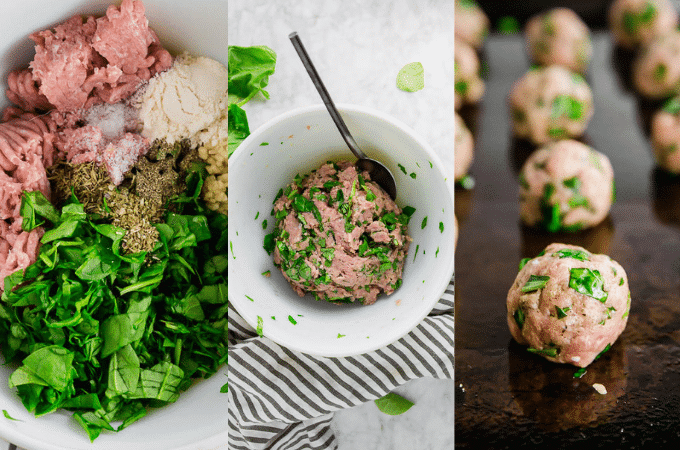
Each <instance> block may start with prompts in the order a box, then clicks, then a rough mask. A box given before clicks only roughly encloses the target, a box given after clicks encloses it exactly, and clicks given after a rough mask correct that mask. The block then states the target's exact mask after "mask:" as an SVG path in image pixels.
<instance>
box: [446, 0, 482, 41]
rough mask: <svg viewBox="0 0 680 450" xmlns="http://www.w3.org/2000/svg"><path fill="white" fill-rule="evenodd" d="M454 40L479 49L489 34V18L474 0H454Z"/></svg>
mask: <svg viewBox="0 0 680 450" xmlns="http://www.w3.org/2000/svg"><path fill="white" fill-rule="evenodd" d="M454 20H455V22H454V24H455V25H454V33H455V35H456V39H460V40H462V41H464V42H466V43H467V44H468V45H471V46H472V47H474V48H476V49H479V48H481V47H482V45H484V40H485V39H486V37H487V36H488V34H489V18H488V17H487V16H486V14H485V13H484V11H483V10H482V8H480V7H479V5H478V4H477V2H475V1H474V0H456V7H455V14H454Z"/></svg>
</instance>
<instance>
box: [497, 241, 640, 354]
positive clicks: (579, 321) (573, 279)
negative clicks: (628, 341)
mask: <svg viewBox="0 0 680 450" xmlns="http://www.w3.org/2000/svg"><path fill="white" fill-rule="evenodd" d="M629 312H630V290H629V288H628V278H627V276H626V272H625V270H624V269H623V267H621V265H620V264H619V263H617V262H616V261H614V260H613V259H611V258H610V257H609V256H607V255H598V254H593V253H590V252H588V251H587V250H586V249H584V248H582V247H578V246H575V245H566V244H558V243H555V244H550V245H549V246H547V247H546V248H545V250H543V252H541V253H540V254H539V255H538V256H537V257H535V258H525V259H523V260H522V261H521V262H520V269H519V273H518V274H517V278H515V282H514V283H513V285H512V287H511V288H510V290H509V291H508V297H507V321H508V326H509V328H510V333H511V334H512V337H513V338H514V339H515V340H516V341H517V342H518V343H519V344H522V345H528V351H530V352H532V353H535V354H537V355H540V356H543V357H545V358H546V359H548V360H550V361H553V362H557V363H567V364H573V365H575V366H578V367H586V366H588V365H589V364H590V363H592V362H593V361H594V360H595V359H597V358H598V356H599V355H601V354H602V353H604V352H605V351H607V350H608V349H609V348H610V347H611V346H612V345H613V344H614V342H615V341H616V339H618V337H619V336H620V335H621V333H622V332H623V330H624V328H625V327H626V323H627V322H628V315H629Z"/></svg>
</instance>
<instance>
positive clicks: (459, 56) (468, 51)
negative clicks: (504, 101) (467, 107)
mask: <svg viewBox="0 0 680 450" xmlns="http://www.w3.org/2000/svg"><path fill="white" fill-rule="evenodd" d="M453 54H454V61H453V71H454V83H455V84H454V91H455V94H454V95H455V97H454V106H455V109H456V110H458V109H460V108H461V107H462V106H463V105H464V104H474V103H477V102H479V101H480V100H481V99H482V96H483V95H484V81H483V80H482V79H481V77H480V76H479V57H478V56H477V52H475V50H474V49H473V48H472V47H470V46H469V45H468V44H466V43H465V42H463V41H461V40H460V39H456V42H455V45H454V47H453Z"/></svg>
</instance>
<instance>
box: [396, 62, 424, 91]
mask: <svg viewBox="0 0 680 450" xmlns="http://www.w3.org/2000/svg"><path fill="white" fill-rule="evenodd" d="M397 87H398V88H399V89H401V90H402V91H406V92H416V91H419V90H421V89H423V88H424V87H425V69H424V68H423V65H422V63H419V62H412V63H409V64H406V65H405V66H404V67H402V68H401V69H400V70H399V73H398V74H397Z"/></svg>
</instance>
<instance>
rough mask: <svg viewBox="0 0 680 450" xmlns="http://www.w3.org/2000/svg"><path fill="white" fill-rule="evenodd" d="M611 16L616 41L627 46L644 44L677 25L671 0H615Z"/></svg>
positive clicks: (610, 26)
mask: <svg viewBox="0 0 680 450" xmlns="http://www.w3.org/2000/svg"><path fill="white" fill-rule="evenodd" d="M608 19H609V28H610V30H611V32H612V34H613V36H614V41H615V42H616V43H617V44H618V45H620V46H621V47H624V48H628V49H635V48H636V47H638V46H645V45H647V44H649V43H650V42H651V41H653V40H654V39H655V38H656V37H658V36H662V35H664V34H666V33H668V32H670V31H672V30H673V29H675V28H676V27H677V26H678V13H677V11H676V10H675V7H674V6H673V3H672V2H671V1H670V0H616V1H615V2H614V3H612V5H611V6H610V8H609V17H608Z"/></svg>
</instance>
